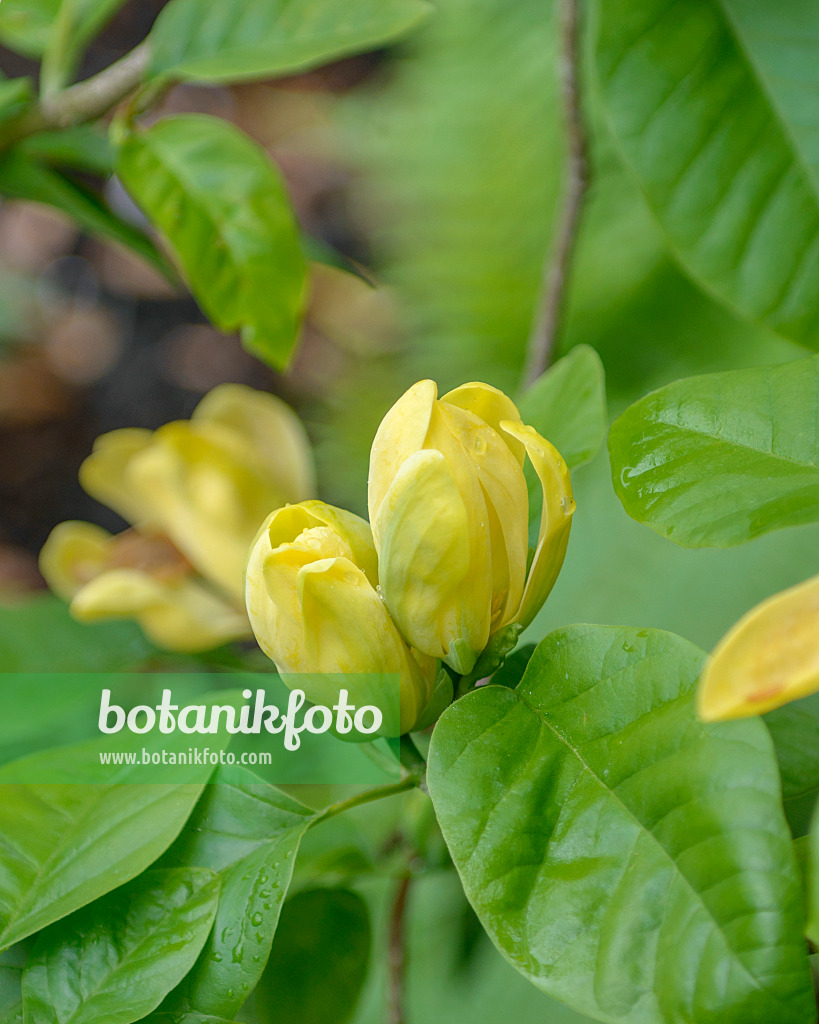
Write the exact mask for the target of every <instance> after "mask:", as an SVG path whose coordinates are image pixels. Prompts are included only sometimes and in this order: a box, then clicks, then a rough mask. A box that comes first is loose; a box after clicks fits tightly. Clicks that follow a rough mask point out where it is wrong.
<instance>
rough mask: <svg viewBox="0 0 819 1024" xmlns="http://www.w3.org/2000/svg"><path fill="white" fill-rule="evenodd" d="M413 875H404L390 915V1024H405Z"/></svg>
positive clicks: (388, 1015) (388, 1018) (388, 1019)
mask: <svg viewBox="0 0 819 1024" xmlns="http://www.w3.org/2000/svg"><path fill="white" fill-rule="evenodd" d="M411 883H412V875H411V874H410V873H409V872H407V874H405V875H402V876H401V879H400V881H399V883H398V889H397V890H396V893H395V899H394V900H393V904H392V912H391V913H390V948H389V981H390V985H389V1010H388V1014H387V1021H388V1024H405V1018H404V975H405V971H406V966H407V964H406V960H407V951H406V917H407V898H408V896H409V890H410V885H411Z"/></svg>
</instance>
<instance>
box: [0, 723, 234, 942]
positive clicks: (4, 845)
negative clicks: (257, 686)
mask: <svg viewBox="0 0 819 1024" xmlns="http://www.w3.org/2000/svg"><path fill="white" fill-rule="evenodd" d="M214 739H216V738H215V737H214ZM217 745H218V741H217V742H215V743H214V748H216V747H217ZM86 746H87V745H82V746H80V747H77V748H71V747H65V748H63V749H62V750H50V751H45V752H44V753H43V754H35V755H32V756H31V757H30V758H26V759H25V760H23V761H17V762H14V763H13V764H10V765H4V766H3V767H2V768H0V805H2V807H3V830H2V834H0V949H3V948H5V947H6V946H10V945H11V944H12V943H14V942H18V941H19V940H20V939H22V938H25V936H27V935H31V934H32V933H33V932H35V931H38V930H39V929H40V928H44V927H45V926H46V925H48V924H51V923H52V921H57V920H59V918H61V917H65V916H66V915H67V914H70V913H72V912H73V911H74V910H77V909H79V908H80V907H82V906H85V904H86V903H90V902H91V901H92V900H95V899H97V898H98V897H99V896H102V895H104V894H105V893H106V892H110V890H111V889H115V888H116V887H117V886H120V885H122V884H124V883H125V882H127V881H129V880H130V879H131V878H133V877H134V876H135V875H137V874H139V872H140V871H144V870H145V868H146V867H148V865H149V864H151V863H152V862H153V861H155V860H156V858H157V857H159V855H160V854H161V853H163V851H164V850H166V849H167V848H168V846H170V844H171V843H172V842H173V840H174V839H175V838H176V836H177V835H178V834H179V831H180V829H181V828H182V826H183V824H184V823H185V820H186V819H187V818H188V816H189V814H190V812H191V810H192V809H193V806H194V804H195V803H196V800H197V798H198V796H199V794H200V792H201V790H202V785H204V783H205V781H206V779H207V777H208V773H209V771H210V769H209V768H203V771H202V780H201V781H202V785H196V784H185V785H178V786H177V785H152V784H142V785H140V784H139V783H138V782H136V781H135V780H137V779H138V778H139V776H140V774H141V773H142V774H143V775H144V769H142V768H141V766H139V765H136V766H132V767H124V768H123V769H121V770H120V771H119V772H118V775H117V781H116V783H115V784H111V785H100V784H96V785H83V784H76V783H70V782H68V783H65V784H53V785H50V784H49V785H45V784H35V783H31V784H28V785H26V784H20V782H19V778H20V773H21V770H28V771H30V772H31V773H32V774H35V771H36V768H37V765H38V763H43V762H44V761H52V762H55V763H56V764H59V765H60V767H61V768H62V770H63V771H64V773H65V778H70V777H71V774H72V763H73V762H72V749H75V750H77V751H78V756H79V751H81V750H82V751H84V750H85V748H86ZM77 763H80V764H84V763H86V762H85V761H80V762H77ZM21 766H22V767H21ZM9 778H12V779H14V780H15V781H14V782H12V783H9V782H7V781H6V780H7V779H9Z"/></svg>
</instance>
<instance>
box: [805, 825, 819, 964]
mask: <svg viewBox="0 0 819 1024" xmlns="http://www.w3.org/2000/svg"><path fill="white" fill-rule="evenodd" d="M807 896H808V921H807V924H806V925H805V935H807V937H808V938H809V939H810V940H811V942H813V943H814V945H815V944H817V943H819V806H817V811H816V812H815V813H814V815H813V822H812V824H811V827H810V832H809V833H808V842H807Z"/></svg>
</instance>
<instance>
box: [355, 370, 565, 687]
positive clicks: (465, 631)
mask: <svg viewBox="0 0 819 1024" xmlns="http://www.w3.org/2000/svg"><path fill="white" fill-rule="evenodd" d="M437 394H438V389H437V387H436V385H435V383H434V381H431V380H425V381H421V382H419V383H418V384H416V385H414V387H412V388H410V389H409V391H407V392H406V394H405V395H404V396H403V397H402V398H400V399H399V400H398V402H396V404H395V405H394V406H393V407H392V409H391V410H390V411H389V412H388V413H387V415H386V416H385V418H384V420H383V421H382V423H381V426H380V427H379V429H378V432H377V434H376V437H375V440H374V442H373V447H372V453H371V457H370V479H369V511H370V522H371V524H372V531H373V537H374V540H375V546H376V549H377V551H378V558H379V576H380V583H381V591H382V594H383V596H384V600H385V601H386V603H387V606H388V608H389V609H390V612H391V614H392V617H393V618H394V620H395V622H396V623H397V625H398V627H399V629H400V630H401V632H402V634H403V635H404V636H405V637H406V639H407V640H408V641H409V643H410V644H411V645H412V646H413V647H415V648H417V649H418V650H420V651H423V652H424V653H425V654H427V655H429V656H431V657H435V658H442V659H443V660H444V661H446V662H447V663H448V664H449V665H450V666H451V667H452V668H453V669H455V670H456V671H457V672H460V673H467V672H469V671H471V669H472V668H473V666H474V664H475V661H476V659H477V657H478V655H479V654H480V652H481V651H482V650H483V648H484V647H485V646H486V644H487V641H488V639H489V637H490V635H492V634H493V633H495V632H497V630H499V629H501V628H503V627H504V626H506V625H509V624H510V623H513V622H519V623H521V624H522V625H523V626H526V625H528V624H529V623H530V622H531V621H532V619H533V618H534V616H535V615H536V614H537V612H538V610H539V609H540V607H541V605H542V604H543V602H544V601H545V600H546V598H547V596H548V594H549V591H550V590H551V588H552V586H553V585H554V582H555V580H556V579H557V575H558V573H559V571H560V568H561V566H562V564H563V557H564V555H565V552H566V545H567V543H568V539H569V529H570V526H571V516H572V513H573V511H574V501H573V499H572V490H571V483H570V480H569V472H568V469H567V467H566V464H565V462H564V461H563V459H562V458H561V456H560V454H559V453H558V452H557V450H556V449H555V448H554V447H553V446H552V445H551V444H550V443H549V442H548V441H546V440H545V439H544V438H542V437H541V436H540V435H539V434H538V433H537V431H535V430H534V429H532V428H531V427H528V426H526V425H525V424H523V423H522V422H521V418H520V414H519V412H518V410H517V408H516V407H515V405H514V403H513V402H512V401H511V399H509V398H508V397H507V396H506V395H504V394H503V392H501V391H498V390H497V389H496V388H493V387H490V386H489V385H488V384H479V383H473V384H464V385H463V386H462V387H459V388H456V389H455V390H454V391H450V392H449V393H448V394H446V395H444V396H443V398H441V399H438V397H437ZM526 455H528V456H529V458H530V459H531V461H532V465H533V466H534V469H535V471H536V473H537V474H538V477H539V478H540V482H541V485H542V488H543V514H542V519H541V523H540V532H539V536H538V541H537V546H536V548H535V552H534V556H533V558H532V562H531V566H530V568H529V571H528V573H527V560H528V529H529V502H528V492H527V487H526V479H525V477H524V473H523V464H524V459H525V457H526Z"/></svg>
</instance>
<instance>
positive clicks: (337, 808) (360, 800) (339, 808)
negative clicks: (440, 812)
mask: <svg viewBox="0 0 819 1024" xmlns="http://www.w3.org/2000/svg"><path fill="white" fill-rule="evenodd" d="M420 781H421V779H420V777H419V776H418V775H415V774H409V775H405V776H404V778H403V779H401V780H400V781H399V782H393V783H390V784H389V785H386V786H375V787H373V788H372V789H365V790H363V791H362V792H361V793H356V794H355V796H351V797H348V798H347V799H346V800H339V802H338V803H335V804H330V806H329V807H325V808H324V810H323V811H319V812H318V814H317V815H316V817H315V818H313V820H312V821H311V822H310V827H311V828H312V827H313V826H314V825H318V824H319V823H320V822H322V821H327V820H328V819H329V818H335V816H336V815H337V814H343V813H344V812H345V811H349V810H351V809H352V808H353V807H360V806H361V805H362V804H369V803H372V802H373V801H374V800H383V799H384V798H385V797H388V796H395V795H396V794H397V793H406V792H408V791H409V790H411V789H415V787H416V786H418V785H419V783H420Z"/></svg>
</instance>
